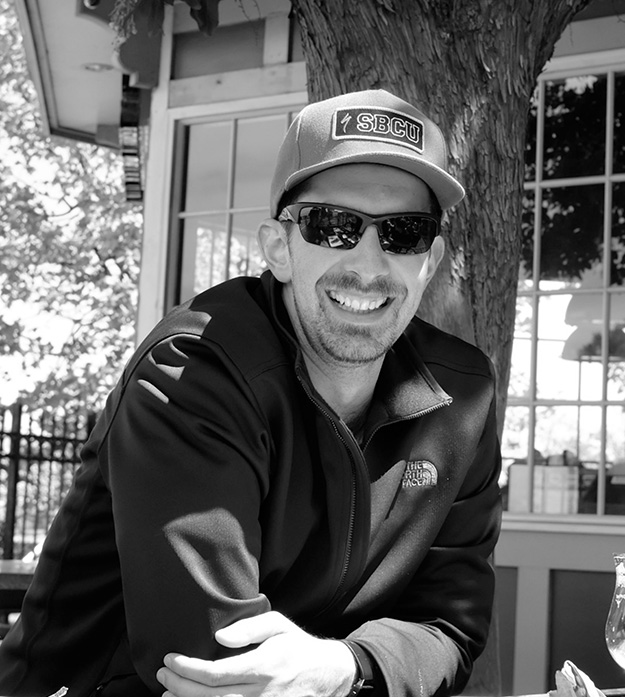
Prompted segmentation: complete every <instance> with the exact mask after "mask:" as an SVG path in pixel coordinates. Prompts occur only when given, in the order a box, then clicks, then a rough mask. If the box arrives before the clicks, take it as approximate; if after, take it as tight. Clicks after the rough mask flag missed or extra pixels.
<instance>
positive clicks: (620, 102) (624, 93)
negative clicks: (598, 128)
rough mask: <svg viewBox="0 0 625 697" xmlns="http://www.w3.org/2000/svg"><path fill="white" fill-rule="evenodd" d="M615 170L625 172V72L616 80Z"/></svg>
mask: <svg viewBox="0 0 625 697" xmlns="http://www.w3.org/2000/svg"><path fill="white" fill-rule="evenodd" d="M614 82H615V84H614V165H613V168H614V172H625V74H623V73H621V74H619V75H616V76H615V80H614Z"/></svg>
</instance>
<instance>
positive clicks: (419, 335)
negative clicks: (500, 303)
mask: <svg viewBox="0 0 625 697" xmlns="http://www.w3.org/2000/svg"><path fill="white" fill-rule="evenodd" d="M405 334H406V337H407V338H408V340H409V341H410V343H411V344H412V345H413V346H414V347H415V348H416V350H417V351H418V353H419V355H420V357H421V359H422V360H423V362H424V363H425V364H426V365H428V366H429V367H430V368H433V367H435V366H439V367H441V368H447V369H449V370H452V371H457V372H461V373H467V374H473V375H481V376H483V377H485V378H488V379H494V368H493V364H492V362H491V360H490V358H488V356H486V354H485V353H484V352H483V351H481V350H480V349H479V348H477V346H474V345H473V344H470V343H468V342H467V341H464V340H463V339H460V338H459V337H457V336H454V335H453V334H449V333H448V332H445V331H443V330H441V329H439V328H438V327H435V326H434V325H432V324H429V323H428V322H426V321H424V320H422V319H420V318H418V317H415V318H414V319H413V320H412V322H411V323H410V324H409V326H408V328H407V329H406V332H405Z"/></svg>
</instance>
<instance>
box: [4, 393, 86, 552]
mask: <svg viewBox="0 0 625 697" xmlns="http://www.w3.org/2000/svg"><path fill="white" fill-rule="evenodd" d="M94 422H95V416H94V415H93V414H88V413H80V412H70V413H63V412H51V411H45V410H37V411H35V412H29V411H27V410H26V409H25V408H24V407H23V406H22V405H20V404H15V405H13V406H12V407H9V408H5V409H2V410H1V411H0V525H1V526H2V529H1V538H0V540H1V545H2V557H3V558H4V559H21V558H23V557H24V556H25V555H27V554H28V553H30V552H32V551H33V550H34V549H35V548H36V546H37V545H38V544H39V543H40V542H42V541H43V539H44V537H45V535H46V532H47V531H48V528H49V527H50V524H51V523H52V519H53V518H54V516H55V514H56V512H57V510H58V508H59V506H60V505H61V501H62V500H63V497H64V496H65V494H66V493H67V491H68V490H69V488H70V486H71V483H72V480H73V478H74V472H75V470H76V467H77V466H78V464H79V462H80V458H79V456H80V448H81V447H82V444H83V443H84V442H85V440H86V439H87V436H88V434H89V432H90V431H91V429H92V427H93V424H94ZM3 514H4V515H3Z"/></svg>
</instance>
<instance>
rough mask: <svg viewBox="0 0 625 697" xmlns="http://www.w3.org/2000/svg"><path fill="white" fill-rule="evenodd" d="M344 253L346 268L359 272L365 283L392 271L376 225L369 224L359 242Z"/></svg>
mask: <svg viewBox="0 0 625 697" xmlns="http://www.w3.org/2000/svg"><path fill="white" fill-rule="evenodd" d="M344 254H345V268H346V270H347V271H352V272H353V273H356V274H358V276H360V278H361V279H362V281H363V282H364V283H370V282H371V281H373V280H374V279H376V278H379V277H380V276H386V275H388V273H389V271H390V265H389V259H388V254H386V252H384V251H383V250H382V247H381V246H380V240H379V238H378V229H377V228H376V226H375V225H369V227H367V228H366V229H365V231H364V233H363V235H362V237H361V238H360V241H359V242H358V244H357V245H356V246H355V247H354V248H353V249H350V250H348V251H346V252H344Z"/></svg>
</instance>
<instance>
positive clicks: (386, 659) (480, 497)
mask: <svg viewBox="0 0 625 697" xmlns="http://www.w3.org/2000/svg"><path fill="white" fill-rule="evenodd" d="M482 423H483V424H484V427H483V430H482V432H481V435H480V436H479V442H476V447H475V449H474V452H473V456H472V458H471V460H470V461H469V462H468V463H466V464H465V465H464V467H465V473H464V476H463V481H462V485H461V486H460V489H459V491H458V492H457V494H456V496H455V499H454V502H453V504H452V505H451V508H450V509H449V511H448V512H447V514H446V517H445V520H444V522H443V523H442V526H441V527H440V529H439V530H438V532H437V533H436V536H435V538H434V539H433V542H432V543H431V545H430V547H429V550H428V551H427V553H426V554H425V556H424V557H423V560H422V561H421V562H420V564H419V565H418V568H417V569H416V571H414V572H413V574H412V578H411V580H410V583H409V584H408V585H407V587H406V588H405V590H404V591H403V592H402V593H401V594H399V596H398V599H397V601H396V602H394V603H393V605H392V606H391V607H389V608H386V610H385V611H384V612H383V613H382V614H383V615H384V616H383V617H381V618H380V619H374V620H372V621H370V622H364V623H363V624H362V626H360V627H358V628H357V629H355V630H354V631H353V632H352V633H350V635H349V638H350V639H353V640H356V641H358V643H359V644H361V646H363V648H365V649H366V650H368V651H369V652H370V654H371V655H372V656H373V658H374V659H375V661H376V662H377V664H378V665H379V667H380V669H381V670H382V673H383V675H384V677H385V681H386V683H387V686H388V692H389V694H392V695H394V696H395V695H397V696H400V695H433V694H436V693H437V691H438V690H439V689H441V688H443V693H444V694H446V693H448V692H450V691H452V690H453V691H460V690H461V689H462V687H463V686H464V684H465V682H466V680H467V679H468V677H469V674H470V672H471V669H472V665H473V662H474V661H475V659H476V658H477V656H478V655H479V654H480V652H481V651H482V649H483V647H484V645H485V642H486V639H487V636H488V628H489V624H490V616H491V610H492V601H493V595H494V572H493V569H492V566H491V559H492V552H493V548H494V546H495V543H496V541H497V538H498V534H499V527H500V518H501V503H500V494H499V486H498V477H499V467H500V451H499V443H498V438H497V432H496V422H495V406H494V402H491V403H490V406H489V403H488V402H487V403H486V408H485V417H484V419H483V421H482ZM476 440H477V439H476ZM419 525H420V524H419ZM415 534H419V532H418V531H415Z"/></svg>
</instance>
